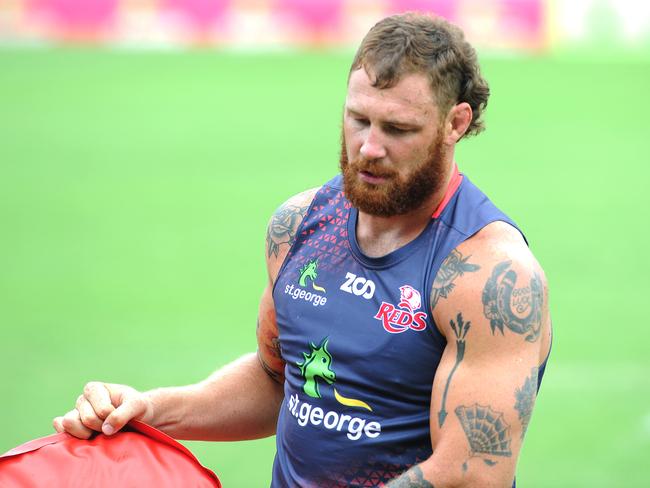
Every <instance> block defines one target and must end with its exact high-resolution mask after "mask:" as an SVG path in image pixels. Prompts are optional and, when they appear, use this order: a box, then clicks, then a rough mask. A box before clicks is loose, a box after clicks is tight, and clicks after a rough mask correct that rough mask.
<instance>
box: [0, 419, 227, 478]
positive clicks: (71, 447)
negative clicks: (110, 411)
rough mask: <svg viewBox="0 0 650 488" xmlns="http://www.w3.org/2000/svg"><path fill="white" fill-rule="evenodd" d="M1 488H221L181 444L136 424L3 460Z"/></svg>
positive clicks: (61, 439) (63, 438)
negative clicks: (112, 433) (109, 434)
mask: <svg viewBox="0 0 650 488" xmlns="http://www.w3.org/2000/svg"><path fill="white" fill-rule="evenodd" d="M0 486H1V487H2V488H32V487H34V488H35V487H39V488H41V487H47V488H64V487H65V488H82V487H83V488H89V487H92V488H116V487H124V488H131V487H133V488H135V487H138V488H148V487H153V488H179V487H187V488H190V487H192V488H194V487H196V488H221V483H220V482H219V478H217V475H216V474H214V473H213V472H212V471H210V470H209V469H207V468H205V467H203V466H202V465H201V463H199V461H198V460H197V459H196V458H195V457H194V455H193V454H192V453H191V452H190V451H189V450H188V449H187V448H186V447H185V446H183V445H182V444H180V443H178V442H176V441H175V440H174V439H172V438H171V437H169V436H168V435H166V434H163V433H162V432H160V431H159V430H156V429H154V428H153V427H151V426H149V425H147V424H143V423H142V422H138V421H135V420H133V421H131V422H129V424H128V425H127V426H126V427H125V428H124V429H122V430H121V431H119V432H118V433H116V434H114V435H112V436H106V435H104V434H101V433H98V434H97V435H95V436H94V437H92V438H91V439H90V440H83V439H77V438H76V437H73V436H71V435H69V434H65V433H63V434H54V435H50V436H47V437H42V438H40V439H35V440H33V441H30V442H27V443H25V444H23V445H21V446H18V447H16V448H14V449H12V450H11V451H9V452H7V453H5V454H3V455H2V456H0Z"/></svg>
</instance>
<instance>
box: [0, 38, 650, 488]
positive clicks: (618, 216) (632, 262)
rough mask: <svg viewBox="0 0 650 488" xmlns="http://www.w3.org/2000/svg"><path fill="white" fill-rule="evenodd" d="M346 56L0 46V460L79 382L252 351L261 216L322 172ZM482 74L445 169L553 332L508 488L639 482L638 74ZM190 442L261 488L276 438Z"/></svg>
mask: <svg viewBox="0 0 650 488" xmlns="http://www.w3.org/2000/svg"><path fill="white" fill-rule="evenodd" d="M350 60H351V54H349V53H347V54H319V55H316V54H306V53H305V54H264V55H262V54H257V55H253V54H223V53H221V54H220V53H214V52H194V53H184V54H181V53H126V52H110V51H91V50H46V49H44V50H11V49H5V50H2V51H0V225H1V227H0V369H1V370H2V372H3V376H2V383H1V386H2V388H1V389H0V395H1V397H0V398H1V403H0V452H4V451H5V450H7V449H9V448H11V447H13V446H15V445H17V444H19V443H22V442H24V441H27V440H29V439H31V438H34V437H38V436H42V435H46V434H49V433H51V431H52V429H51V419H52V417H54V416H55V415H59V414H62V413H63V412H66V411H67V410H69V409H70V408H72V407H73V405H74V401H75V399H76V397H77V395H78V394H79V393H80V390H81V388H82V386H83V384H84V383H85V382H86V381H88V380H92V379H98V380H105V381H112V382H123V383H127V384H130V385H132V386H134V387H136V388H139V389H148V388H153V387H156V386H162V385H174V384H185V383H189V382H194V381H198V380H200V379H202V378H204V377H205V376H207V375H208V374H210V373H211V372H212V371H213V370H214V369H215V368H217V367H219V366H221V365H223V364H225V363H227V362H228V361H231V360H232V359H234V358H236V357H238V356H239V355H241V354H242V353H244V352H245V351H250V350H253V349H254V348H255V334H254V331H255V317H256V311H257V300H258V298H259V295H260V294H261V291H262V287H263V286H264V280H265V270H264V259H263V256H264V251H265V250H264V245H265V243H264V235H265V226H266V222H267V219H268V218H269V216H270V214H271V213H272V211H273V210H274V209H275V208H276V207H277V206H278V205H279V204H280V203H281V202H282V201H283V200H284V199H286V198H287V197H289V196H290V195H292V194H294V193H296V192H298V191H300V190H302V189H304V188H306V187H313V186H317V185H319V184H321V183H322V182H324V181H325V180H326V179H328V178H329V177H330V176H331V175H333V174H334V173H335V172H336V171H337V161H338V141H339V129H340V117H341V107H342V104H343V97H344V94H345V79H346V74H347V67H348V64H349V62H350ZM483 66H484V71H485V74H486V76H487V78H488V79H489V81H490V82H491V87H492V91H493V96H492V98H491V100H490V105H489V109H488V112H487V123H488V130H487V131H486V132H485V133H484V134H482V135H480V136H479V137H477V138H475V139H471V140H468V141H465V142H463V143H461V146H460V148H459V152H458V155H457V160H458V162H459V166H460V167H461V170H462V171H464V172H465V173H467V174H468V175H469V176H470V177H471V178H472V180H473V181H474V182H476V183H478V184H479V186H481V187H482V189H483V190H484V191H485V192H486V193H488V195H490V196H491V197H492V198H493V200H494V201H495V202H496V203H497V205H499V206H500V207H502V208H503V209H504V210H505V211H506V212H507V213H509V214H510V215H511V216H512V217H513V218H514V219H515V220H517V221H518V222H519V224H520V225H521V226H522V227H523V229H524V230H525V231H526V233H527V235H528V238H529V241H530V243H531V247H532V249H533V251H534V252H535V254H536V255H537V257H538V259H539V261H540V262H541V263H542V265H543V266H544V268H545V270H546V274H547V277H548V280H549V283H550V291H551V310H552V314H553V318H554V327H555V343H554V349H553V353H552V358H551V361H550V363H549V366H548V369H547V375H546V377H545V380H544V383H543V385H542V389H541V394H540V397H539V399H538V403H537V408H536V409H535V413H534V415H533V419H532V422H531V425H530V428H529V433H528V436H527V442H526V445H525V446H524V450H523V452H522V455H521V458H520V463H519V468H518V486H521V487H527V488H546V487H567V488H569V487H570V488H578V487H584V488H612V487H646V486H650V465H649V463H648V461H649V460H650V327H648V319H647V316H646V315H647V311H645V310H644V309H643V307H644V306H645V305H644V304H645V303H646V300H648V292H649V291H650V286H648V277H649V276H650V260H649V259H648V257H647V254H646V253H647V250H648V249H649V248H650V232H649V231H648V217H647V216H648V211H649V210H650V190H648V182H649V181H650V179H649V176H650V169H649V166H650V157H649V156H648V154H649V152H648V149H649V143H648V136H649V135H650V133H649V129H648V127H649V126H648V120H647V114H648V113H650V97H649V96H648V87H650V63H647V62H639V61H610V62H595V61H581V60H580V59H578V58H571V59H569V58H490V57H486V58H485V59H484V60H483ZM214 408H215V409H218V408H219V405H215V406H214ZM187 445H188V446H189V447H190V448H191V449H192V450H193V451H194V452H195V453H196V454H197V455H198V456H199V458H200V459H201V460H202V462H203V463H204V464H206V465H207V466H209V467H210V468H212V469H213V470H215V471H216V472H217V473H218V474H219V475H220V477H221V479H222V481H223V483H224V486H225V487H226V488H232V487H237V488H239V487H262V486H267V485H268V483H269V480H270V470H271V464H272V459H273V453H274V439H265V440H261V441H254V442H243V443H230V444H216V443H197V442H190V443H187Z"/></svg>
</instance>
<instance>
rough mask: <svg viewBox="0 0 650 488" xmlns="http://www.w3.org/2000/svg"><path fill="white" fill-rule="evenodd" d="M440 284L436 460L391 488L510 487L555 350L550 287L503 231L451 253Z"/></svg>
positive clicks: (495, 229)
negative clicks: (545, 366)
mask: <svg viewBox="0 0 650 488" xmlns="http://www.w3.org/2000/svg"><path fill="white" fill-rule="evenodd" d="M445 267H446V269H443V268H445ZM454 267H455V268H454ZM439 276H444V277H445V278H444V279H445V280H447V281H448V282H444V283H443V282H441V280H436V282H434V286H433V288H434V289H433V290H432V295H431V297H432V309H433V317H434V320H435V323H436V325H437V326H438V328H439V329H440V331H441V332H442V333H443V334H444V336H445V337H446V339H447V346H446V348H445V351H444V353H443V357H442V359H441V362H440V364H439V366H438V369H437V372H436V376H435V379H434V382H433V388H432V396H431V420H430V427H431V443H432V447H433V454H432V455H431V457H430V458H429V459H427V460H426V461H423V462H422V463H420V464H418V465H416V466H414V467H412V468H411V469H409V470H408V471H407V472H405V473H403V474H402V475H401V476H400V477H399V478H397V479H395V480H393V481H392V482H391V483H389V484H388V487H391V488H398V487H435V488H446V487H481V488H492V487H499V488H509V487H511V486H512V483H513V479H514V476H515V467H516V464H517V457H518V455H519V451H520V449H521V446H522V444H523V440H524V434H525V432H526V427H527V426H528V422H529V421H530V417H531V414H532V410H533V405H534V403H535V397H536V393H537V375H538V368H539V366H540V365H541V364H542V363H543V361H544V359H545V358H546V355H547V354H548V350H549V348H550V333H551V330H550V318H549V314H548V299H547V292H546V280H545V277H544V274H543V272H542V270H541V268H540V267H539V265H538V264H537V262H536V261H535V259H534V257H533V256H532V254H531V253H530V251H529V250H528V248H527V246H526V245H525V243H524V241H523V239H522V238H521V236H520V235H519V234H518V232H517V231H516V230H514V229H513V228H512V227H510V226H508V225H507V224H505V223H496V224H491V225H489V226H487V227H486V228H485V229H484V230H482V231H481V232H479V233H478V234H477V235H475V236H474V237H472V238H471V239H469V240H468V241H466V242H464V243H463V244H461V245H460V246H459V247H458V248H456V249H455V250H454V251H452V254H450V257H449V258H448V259H447V260H445V262H444V263H443V266H442V268H441V272H439ZM437 286H438V287H444V289H443V290H441V289H440V288H437ZM441 291H442V292H441Z"/></svg>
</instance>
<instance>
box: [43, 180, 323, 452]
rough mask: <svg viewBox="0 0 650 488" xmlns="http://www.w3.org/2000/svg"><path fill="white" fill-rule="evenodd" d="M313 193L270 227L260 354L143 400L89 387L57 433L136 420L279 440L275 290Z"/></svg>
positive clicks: (60, 420)
mask: <svg viewBox="0 0 650 488" xmlns="http://www.w3.org/2000/svg"><path fill="white" fill-rule="evenodd" d="M315 192H316V190H308V191H306V192H303V193H301V194H299V195H296V196H294V197H292V198H291V199H289V200H288V201H287V202H285V203H284V204H283V205H282V206H281V207H280V208H278V209H277V210H276V212H275V213H274V215H273V217H272V219H271V221H270V223H269V226H268V229H267V238H266V264H267V270H268V277H269V280H268V283H267V286H266V288H265V290H264V293H263V295H262V299H261V301H260V308H259V315H258V322H257V341H258V350H257V353H256V354H255V353H254V354H247V355H245V356H243V357H241V358H239V359H238V360H236V361H234V362H232V363H230V364H228V365H226V366H224V367H223V368H221V369H220V370H218V371H217V372H215V373H214V374H212V375H211V376H210V377H209V378H207V379H206V380H204V381H201V382H199V383H197V384H194V385H188V386H181V387H168V388H159V389H156V390H152V391H148V392H144V393H141V392H138V391H136V390H134V389H133V388H131V387H128V386H126V385H116V384H111V383H101V382H91V383H88V384H87V385H86V386H85V388H84V391H83V393H82V394H81V395H80V396H79V397H78V399H77V402H76V405H75V408H74V409H73V410H71V411H70V412H68V413H67V414H66V415H65V416H63V417H57V418H55V419H54V421H53V425H54V428H55V429H56V430H57V431H58V432H63V431H67V432H68V433H70V434H72V435H74V436H76V437H80V438H88V437H90V436H91V435H92V433H93V431H100V430H101V431H104V433H106V434H111V433H113V432H116V431H118V430H120V429H121V428H122V427H124V425H126V423H127V422H128V421H129V420H131V419H137V420H141V421H143V422H145V423H148V424H150V425H152V426H154V427H156V428H158V429H160V430H162V431H163V432H165V433H167V434H168V435H170V436H172V437H174V438H177V439H188V440H190V439H191V440H221V441H223V440H245V439H255V438H260V437H266V436H269V435H272V434H273V433H275V426H276V423H277V416H278V412H279V408H280V404H281V402H282V397H283V383H284V361H283V359H282V353H281V349H280V341H279V332H278V326H277V323H276V321H275V306H274V303H273V296H272V288H273V283H274V282H275V279H276V278H277V275H278V273H279V271H280V268H281V266H282V263H283V261H284V259H285V257H286V255H287V253H288V251H289V249H290V248H291V245H292V244H293V242H294V240H295V237H296V232H297V230H298V227H299V226H300V223H301V222H302V219H303V218H304V216H305V214H306V212H307V210H308V208H309V206H310V204H311V201H312V199H313V197H314V195H315Z"/></svg>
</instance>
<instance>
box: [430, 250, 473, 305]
mask: <svg viewBox="0 0 650 488" xmlns="http://www.w3.org/2000/svg"><path fill="white" fill-rule="evenodd" d="M471 257H472V256H467V257H463V255H462V254H461V253H460V252H458V251H457V250H456V249H453V250H452V251H451V253H449V256H447V257H446V258H445V260H444V261H443V262H442V264H441V265H440V269H439V270H438V273H437V274H436V277H435V279H434V280H433V286H432V287H431V309H432V310H433V309H434V308H435V306H436V304H437V303H438V300H439V299H440V298H447V297H448V296H449V294H450V293H451V291H452V290H453V289H454V280H455V279H456V278H458V277H459V276H463V275H464V274H465V273H473V272H474V271H478V270H479V269H481V268H480V266H478V265H477V264H471V263H468V262H467V260H468V259H469V258H471Z"/></svg>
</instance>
